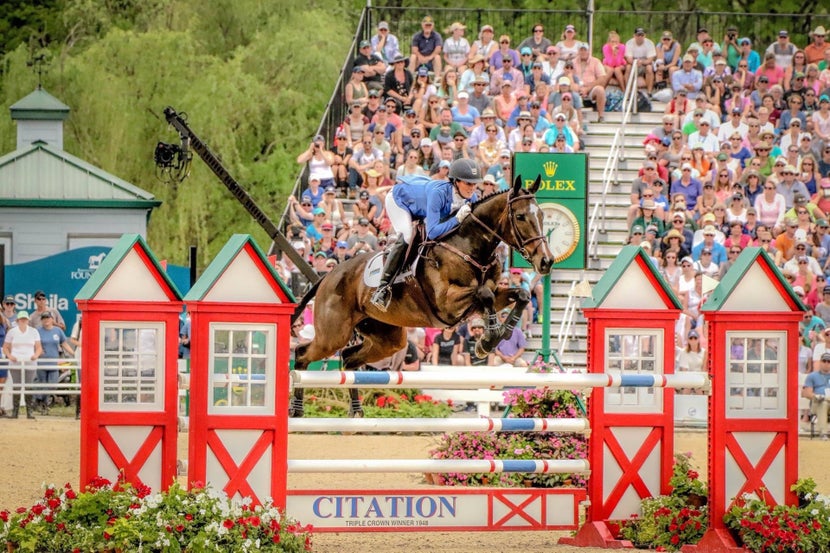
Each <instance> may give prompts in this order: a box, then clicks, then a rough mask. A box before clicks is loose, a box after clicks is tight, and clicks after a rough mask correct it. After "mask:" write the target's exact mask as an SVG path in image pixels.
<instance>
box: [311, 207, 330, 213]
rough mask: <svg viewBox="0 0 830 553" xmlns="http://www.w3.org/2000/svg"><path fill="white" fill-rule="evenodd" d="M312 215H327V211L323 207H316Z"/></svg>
mask: <svg viewBox="0 0 830 553" xmlns="http://www.w3.org/2000/svg"><path fill="white" fill-rule="evenodd" d="M311 214H312V215H325V214H326V210H325V209H323V208H322V207H315V208H314V209H313V210H312V211H311Z"/></svg>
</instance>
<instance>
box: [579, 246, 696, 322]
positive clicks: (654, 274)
mask: <svg viewBox="0 0 830 553" xmlns="http://www.w3.org/2000/svg"><path fill="white" fill-rule="evenodd" d="M638 258H639V259H640V260H641V261H642V265H643V267H645V271H646V277H647V278H648V279H649V280H651V281H652V282H653V283H654V286H655V287H656V288H655V289H656V290H657V291H658V292H662V293H663V295H664V296H665V298H666V299H667V300H668V301H669V303H670V305H669V306H668V307H673V308H675V309H683V305H682V304H681V303H680V300H678V299H677V296H675V295H674V292H673V291H672V289H671V286H669V284H668V283H667V282H666V280H665V279H664V278H663V276H662V275H661V274H660V272H659V271H658V270H657V267H655V266H654V263H653V262H652V260H651V258H649V256H648V255H646V252H645V250H643V248H641V247H639V246H625V247H623V249H622V250H620V253H619V255H618V256H617V257H616V258H615V259H614V261H613V262H612V263H611V266H610V267H608V270H606V271H605V274H604V275H602V278H601V279H599V282H597V283H596V284H595V285H594V288H593V290H592V293H591V297H590V298H586V299H585V301H584V302H583V303H582V307H583V309H590V308H596V307H600V306H601V305H602V303H603V302H604V301H605V299H606V298H607V297H608V294H610V293H611V291H612V290H613V289H614V287H615V286H616V285H617V282H618V281H619V280H620V278H622V276H623V273H625V272H626V271H627V270H628V268H629V266H631V264H632V263H635V262H636V260H637V259H638Z"/></svg>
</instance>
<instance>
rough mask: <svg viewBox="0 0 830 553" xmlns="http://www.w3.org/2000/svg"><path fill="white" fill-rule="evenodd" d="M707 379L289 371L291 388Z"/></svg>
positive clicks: (692, 379) (694, 381) (660, 383)
mask: <svg viewBox="0 0 830 553" xmlns="http://www.w3.org/2000/svg"><path fill="white" fill-rule="evenodd" d="M708 381H709V376H708V375H707V374H706V373H703V372H683V373H679V374H619V373H596V374H590V373H525V374H513V375H500V374H498V373H495V374H493V373H488V372H487V371H482V373H481V374H480V375H471V374H463V373H452V372H447V373H445V374H444V373H432V372H427V373H423V372H403V371H291V382H292V384H293V386H294V387H295V388H338V387H348V388H381V387H391V388H452V389H456V390H476V389H481V388H489V389H501V388H545V387H547V388H555V389H562V390H573V389H581V388H610V387H635V388H704V387H705V386H706V385H707V383H708Z"/></svg>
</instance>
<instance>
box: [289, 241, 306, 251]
mask: <svg viewBox="0 0 830 553" xmlns="http://www.w3.org/2000/svg"><path fill="white" fill-rule="evenodd" d="M291 247H292V248H294V249H295V250H300V249H305V244H304V243H303V242H301V241H300V240H297V241H296V242H291Z"/></svg>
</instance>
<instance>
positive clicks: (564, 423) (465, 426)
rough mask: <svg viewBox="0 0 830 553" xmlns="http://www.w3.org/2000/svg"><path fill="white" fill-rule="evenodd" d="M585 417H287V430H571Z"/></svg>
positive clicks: (583, 427)
mask: <svg viewBox="0 0 830 553" xmlns="http://www.w3.org/2000/svg"><path fill="white" fill-rule="evenodd" d="M588 428H589V426H588V420H587V419H493V418H452V419H430V418H420V419H341V418H308V419H289V421H288V431H289V432H501V431H503V432H573V433H584V432H587V431H588Z"/></svg>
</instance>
